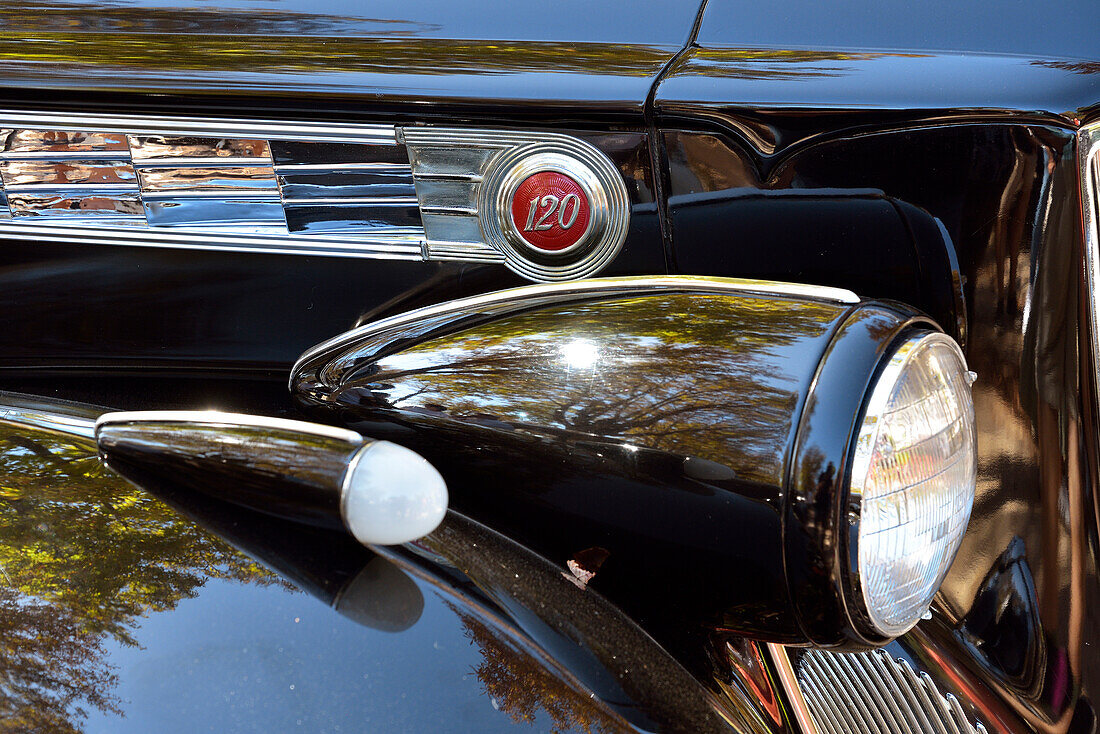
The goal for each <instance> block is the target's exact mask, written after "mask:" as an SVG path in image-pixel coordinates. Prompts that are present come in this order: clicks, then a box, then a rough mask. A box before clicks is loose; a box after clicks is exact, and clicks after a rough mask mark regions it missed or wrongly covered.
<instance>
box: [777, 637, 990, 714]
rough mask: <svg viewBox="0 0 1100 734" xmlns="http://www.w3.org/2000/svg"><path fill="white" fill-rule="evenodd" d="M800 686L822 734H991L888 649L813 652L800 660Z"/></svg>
mask: <svg viewBox="0 0 1100 734" xmlns="http://www.w3.org/2000/svg"><path fill="white" fill-rule="evenodd" d="M798 685H799V688H800V689H801V691H802V696H803V698H804V699H805V701H806V705H807V707H808V708H809V710H810V714H811V715H812V716H813V719H814V723H815V724H816V725H817V728H818V730H819V731H820V732H821V733H822V734H851V733H852V732H868V733H870V734H986V729H985V727H984V726H982V724H981V723H980V722H975V723H971V722H970V720H969V719H968V718H967V716H966V713H965V712H964V711H963V709H962V706H961V705H960V704H959V701H958V699H957V698H955V697H954V696H952V695H951V694H947V695H946V696H945V695H942V694H941V693H940V692H939V690H937V688H936V685H935V683H933V682H932V679H931V678H930V677H929V676H928V675H927V674H926V673H920V674H918V673H917V672H916V671H914V670H913V668H912V667H911V666H910V665H909V663H908V662H907V661H905V660H900V659H899V660H895V659H894V658H892V657H891V656H890V655H889V653H887V652H886V651H884V650H874V651H871V652H862V653H832V652H825V651H822V650H810V651H808V652H806V653H804V654H803V655H802V656H801V658H800V659H799V661H798Z"/></svg>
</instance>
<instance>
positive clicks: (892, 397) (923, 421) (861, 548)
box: [850, 333, 977, 637]
mask: <svg viewBox="0 0 1100 734" xmlns="http://www.w3.org/2000/svg"><path fill="white" fill-rule="evenodd" d="M976 473H977V447H976V437H975V432H974V403H973V401H972V399H971V396H970V376H969V373H968V372H967V369H966V363H965V361H964V358H963V355H962V352H961V351H960V350H959V348H958V346H956V344H955V342H954V341H952V340H951V339H950V338H949V337H947V336H945V335H943V334H939V333H923V334H917V335H915V336H913V337H910V338H909V339H907V340H906V341H905V342H904V343H903V344H902V345H901V346H900V347H899V348H898V349H897V351H895V352H894V354H893V356H892V357H890V360H889V362H888V363H887V364H886V367H885V369H884V370H883V372H882V374H881V375H880V377H879V379H878V382H877V383H876V384H875V387H874V389H873V391H872V393H871V397H870V399H869V400H868V403H867V407H866V409H865V412H864V415H863V421H862V425H861V427H860V432H859V435H858V438H857V439H856V447H855V453H854V455H853V459H852V478H851V489H850V502H851V505H852V506H853V508H854V506H855V505H856V504H857V503H858V510H857V512H858V521H857V523H858V531H857V540H856V553H855V555H856V558H857V570H858V574H857V575H858V582H859V585H860V589H861V592H862V596H863V602H864V604H865V605H866V612H867V615H868V617H869V618H870V620H871V622H872V623H873V624H874V626H875V627H876V628H877V630H878V631H879V632H881V633H882V634H883V635H887V636H891V637H892V636H895V635H899V634H901V633H902V632H905V631H906V630H908V629H909V628H910V627H912V626H913V625H914V624H916V623H917V621H918V620H919V619H920V617H921V615H922V614H923V613H924V612H925V611H926V610H927V609H928V605H929V604H930V603H931V601H932V597H933V595H934V594H935V593H936V590H937V589H939V586H940V583H941V582H942V581H943V578H944V576H945V575H946V574H947V569H948V567H949V566H950V565H951V561H952V560H953V559H954V557H955V553H956V551H958V549H959V543H960V542H961V541H962V537H963V533H964V532H965V531H966V525H967V522H968V521H969V520H970V508H971V505H972V503H973V501H974V483H975V478H976Z"/></svg>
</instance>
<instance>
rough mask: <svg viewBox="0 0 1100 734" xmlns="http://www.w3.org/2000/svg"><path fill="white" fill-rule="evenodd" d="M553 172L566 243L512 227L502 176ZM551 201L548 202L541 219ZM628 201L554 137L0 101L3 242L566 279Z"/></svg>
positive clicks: (612, 242) (581, 147) (596, 166)
mask: <svg viewBox="0 0 1100 734" xmlns="http://www.w3.org/2000/svg"><path fill="white" fill-rule="evenodd" d="M551 159H552V160H551ZM524 166H527V168H524ZM540 166H541V167H540ZM528 169H530V170H528ZM559 169H560V170H559ZM549 170H553V171H557V172H558V173H560V174H562V175H564V176H566V177H567V178H570V180H572V181H573V183H574V184H576V186H578V187H581V189H583V191H582V193H583V197H582V198H581V199H578V198H577V194H573V195H572V196H573V199H574V201H575V204H574V206H575V207H580V206H581V205H582V202H583V205H584V206H585V207H586V211H588V212H589V213H588V214H586V215H585V216H586V220H584V221H587V222H588V225H587V228H586V229H582V228H581V227H578V228H577V230H576V234H577V236H576V238H575V242H574V243H573V244H570V245H569V246H568V247H565V248H558V247H554V246H550V245H547V246H546V247H542V246H540V245H538V244H537V243H536V244H531V242H527V241H526V240H525V239H524V237H534V235H524V234H522V232H520V233H519V234H516V232H513V231H512V230H513V229H516V227H518V226H519V225H515V224H514V223H513V220H514V218H515V216H516V215H515V213H514V206H515V204H514V202H513V201H512V199H513V198H514V197H515V196H516V195H517V193H516V191H515V189H516V188H517V187H516V185H515V184H518V183H519V182H520V181H521V180H526V178H516V180H514V181H513V180H512V179H513V178H515V177H517V176H520V175H521V174H523V175H524V176H530V177H532V178H533V177H534V176H535V174H536V173H539V172H540V171H549ZM509 177H511V178H509ZM577 181H580V182H581V183H579V184H578V183H577ZM582 184H583V186H582ZM545 185H550V184H545ZM509 186H510V187H511V188H508V187H509ZM529 193H530V192H528V194H525V196H526V195H529ZM550 200H552V202H551V201H550ZM524 201H526V199H524ZM532 201H538V198H537V197H536V199H534V200H532ZM558 201H559V199H558V197H557V196H556V195H555V196H548V197H544V198H543V203H542V204H539V205H538V206H545V205H549V206H550V207H551V208H550V210H547V211H545V212H543V214H544V216H543V217H542V219H540V220H539V226H537V227H536V228H535V229H536V230H538V231H542V230H547V229H549V228H552V227H553V226H555V225H554V220H553V219H551V220H550V222H549V224H546V226H542V224H541V223H542V222H543V220H545V219H546V218H547V216H549V215H550V214H552V212H553V210H554V206H556V205H557V203H558ZM533 206H534V205H533ZM532 211H534V209H532ZM577 211H579V208H574V209H573V212H574V216H573V219H570V220H568V223H566V221H565V220H563V219H562V217H561V216H559V217H558V219H559V220H560V221H559V224H558V226H560V228H561V229H562V230H563V231H564V230H568V229H569V228H570V227H571V226H572V223H573V222H574V221H576V212H577ZM564 212H565V205H563V206H562V211H561V212H559V214H564ZM630 213H631V200H630V195H629V194H628V191H627V188H626V185H625V183H624V181H623V173H622V171H620V170H619V169H618V168H617V167H616V166H615V164H614V163H612V161H611V160H610V159H609V158H608V157H607V156H606V155H605V154H604V153H603V152H601V151H600V150H598V149H597V148H596V147H594V146H593V145H592V144H590V143H589V142H587V141H585V140H582V139H580V138H578V137H574V136H572V135H567V134H563V133H550V132H537V131H508V130H481V129H466V128H431V127H417V126H405V127H397V126H394V125H378V124H365V125H330V124H322V123H274V122H271V123H265V122H250V121H240V120H222V119H203V118H167V117H151V118H136V117H125V116H115V115H69V114H53V113H29V112H12V111H7V112H5V111H3V110H0V238H9V239H26V240H33V241H51V240H52V241H69V242H79V243H81V244H107V245H142V246H149V247H169V248H193V249H214V250H240V251H246V252H272V253H293V254H309V255H339V256H347V257H368V258H394V259H405V260H459V261H469V262H480V263H502V264H504V265H505V266H507V267H508V268H510V269H512V270H513V271H515V272H516V273H519V274H520V275H522V276H524V277H526V278H528V279H530V280H534V281H556V280H557V281H560V280H573V279H576V278H582V277H587V276H590V275H594V274H596V273H597V272H598V271H600V270H602V269H603V268H604V267H605V266H606V265H607V264H608V263H609V262H611V261H612V260H613V259H614V258H615V257H616V256H617V255H618V252H619V250H620V248H621V246H622V245H623V242H624V241H625V238H626V235H627V231H628V225H629V221H630ZM529 228H530V225H529V226H528V229H529ZM524 231H527V230H524ZM517 232H518V230H517ZM558 250H560V252H559V251H558Z"/></svg>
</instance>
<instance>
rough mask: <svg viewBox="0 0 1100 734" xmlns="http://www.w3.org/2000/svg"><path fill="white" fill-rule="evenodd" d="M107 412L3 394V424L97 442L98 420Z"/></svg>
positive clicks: (0, 396)
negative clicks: (96, 424)
mask: <svg viewBox="0 0 1100 734" xmlns="http://www.w3.org/2000/svg"><path fill="white" fill-rule="evenodd" d="M106 411H107V409H106V408H98V407H96V406H93V405H84V404H81V403H73V402H69V401H67V400H56V399H53V398H43V397H38V396H36V395H24V394H22V393H12V392H4V391H0V423H7V424H10V425H14V426H21V427H30V428H38V429H42V430H45V431H57V432H59V433H64V434H66V435H69V436H75V437H77V438H84V439H94V438H95V422H96V418H98V417H99V416H100V415H102V414H103V413H104V412H106Z"/></svg>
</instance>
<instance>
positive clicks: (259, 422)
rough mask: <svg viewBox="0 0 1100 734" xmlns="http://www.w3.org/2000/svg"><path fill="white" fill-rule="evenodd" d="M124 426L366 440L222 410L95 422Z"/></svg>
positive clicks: (132, 414)
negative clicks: (239, 430)
mask: <svg viewBox="0 0 1100 734" xmlns="http://www.w3.org/2000/svg"><path fill="white" fill-rule="evenodd" d="M122 424H146V425H153V424H164V425H176V426H182V427H200V426H210V425H216V426H232V427H244V428H251V429H255V430H257V431H261V430H267V431H271V432H285V433H291V434H304V435H309V436H315V437H317V438H326V439H332V440H333V441H340V442H343V443H345V444H347V445H348V446H349V447H350V446H359V445H361V444H362V443H363V441H364V439H363V437H362V436H360V435H359V434H358V433H356V432H355V431H349V430H347V429H346V428H337V427H335V426H326V425H323V424H321V423H309V422H307V421H296V420H289V419H286V418H272V417H269V416H262V415H247V414H244V413H225V412H223V411H220V410H132V411H124V412H113V413H104V414H103V415H101V416H99V417H98V418H97V419H96V421H95V427H96V429H97V430H98V429H101V428H105V427H107V426H118V425H122Z"/></svg>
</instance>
